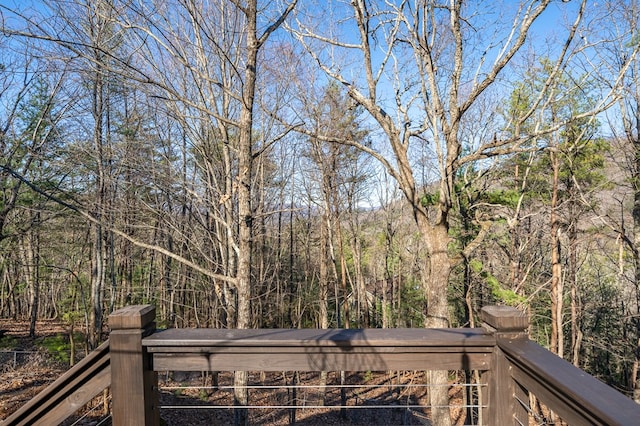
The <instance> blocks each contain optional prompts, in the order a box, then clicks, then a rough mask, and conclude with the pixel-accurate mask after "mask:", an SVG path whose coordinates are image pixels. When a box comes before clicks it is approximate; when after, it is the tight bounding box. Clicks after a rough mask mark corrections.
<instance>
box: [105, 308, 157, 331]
mask: <svg viewBox="0 0 640 426" xmlns="http://www.w3.org/2000/svg"><path fill="white" fill-rule="evenodd" d="M155 318H156V308H155V307H154V306H152V305H131V306H125V307H124V308H122V309H118V310H117V311H114V312H113V313H111V315H109V327H110V328H111V329H112V330H122V329H136V328H137V329H141V328H145V327H146V326H147V325H149V324H150V323H151V322H152V321H153V320H154V319H155Z"/></svg>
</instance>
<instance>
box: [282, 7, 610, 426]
mask: <svg viewBox="0 0 640 426" xmlns="http://www.w3.org/2000/svg"><path fill="white" fill-rule="evenodd" d="M550 3H551V2H550V1H541V2H539V1H523V2H520V3H519V4H517V5H513V4H512V3H509V4H508V5H507V4H503V5H496V4H494V5H492V7H491V8H487V7H485V6H480V5H475V4H471V3H467V2H464V1H458V0H456V1H447V2H444V1H442V2H441V1H426V2H419V3H417V4H413V3H410V2H402V3H400V4H397V5H395V4H394V5H391V4H388V3H386V4H384V5H383V4H380V3H378V2H368V1H365V0H358V1H354V2H352V3H351V5H352V10H351V13H346V12H345V10H344V9H340V8H339V7H337V6H335V5H334V3H328V4H327V6H326V10H323V11H322V13H324V14H328V15H337V16H336V18H337V19H338V20H339V22H341V23H343V24H342V26H343V27H340V28H337V29H335V30H334V31H332V32H323V31H322V30H321V29H319V28H320V27H319V26H317V25H315V26H314V23H313V22H308V21H306V20H304V19H303V18H302V15H301V17H300V18H299V19H298V20H297V21H296V26H292V28H291V31H292V33H293V34H294V35H295V37H296V38H297V39H298V40H299V41H300V42H301V43H303V44H304V46H306V48H307V52H308V54H309V55H310V56H311V57H312V58H313V59H314V60H315V61H316V62H317V63H318V64H319V67H320V68H321V69H322V70H323V71H324V72H325V73H326V74H327V75H328V76H329V77H331V78H333V79H335V80H336V81H338V82H340V83H341V84H343V85H344V86H345V88H346V89H347V91H348V94H349V96H350V97H351V98H352V99H353V101H354V102H356V103H357V104H359V105H361V106H362V107H363V108H364V109H365V110H366V111H367V112H368V114H369V115H370V118H371V120H372V121H374V122H375V123H376V124H377V125H378V126H379V129H380V130H381V131H382V132H383V134H384V142H385V144H384V145H383V146H381V147H379V148H378V149H374V148H371V147H368V146H364V145H362V144H358V143H357V142H356V141H353V140H340V141H337V142H341V143H346V144H352V145H356V146H358V147H359V148H360V149H362V150H364V151H365V152H368V153H369V154H371V155H372V156H374V157H375V158H377V159H378V160H379V161H380V162H381V163H382V164H383V165H384V167H386V169H387V171H388V172H389V174H390V175H392V176H393V177H394V178H395V179H396V180H397V182H398V184H399V187H400V189H401V191H402V192H403V194H404V196H405V198H406V199H407V200H408V202H409V204H410V205H411V208H412V209H413V216H414V218H415V220H416V223H417V225H418V228H419V229H420V232H421V235H422V236H423V239H424V242H425V245H426V249H427V253H428V265H426V270H427V273H426V274H424V277H425V280H424V291H425V294H426V298H427V321H426V326H428V327H446V326H447V325H448V324H449V312H448V303H447V286H448V283H449V277H450V274H451V270H452V266H453V265H454V264H455V262H456V258H455V257H452V256H451V255H450V251H449V243H450V242H451V237H450V235H449V223H450V222H449V216H450V213H451V210H452V208H453V207H454V205H455V200H456V191H457V188H456V181H457V175H458V171H459V170H460V168H461V167H462V166H463V165H465V164H469V163H473V162H476V161H479V160H482V159H486V158H490V157H495V156H499V155H504V154H507V153H509V152H514V151H517V150H518V149H519V148H520V147H521V146H522V144H523V143H524V142H525V141H528V140H531V139H532V138H533V137H534V136H535V135H534V134H531V133H527V134H522V133H521V132H520V131H517V132H515V133H514V134H512V135H510V136H508V135H506V134H501V133H499V132H498V127H496V132H495V137H494V138H491V139H489V140H470V141H466V140H462V139H461V137H460V135H461V129H462V128H463V127H464V126H465V120H467V117H468V116H469V112H470V111H472V110H473V108H474V107H475V106H476V105H477V104H478V102H479V100H481V99H482V97H483V95H484V94H485V92H487V91H488V90H489V89H490V88H495V89H497V87H495V83H496V81H498V78H499V76H501V75H503V74H504V72H505V69H506V68H507V67H508V66H509V64H511V63H512V62H513V61H514V60H515V59H516V58H517V57H518V55H519V53H520V52H521V49H522V47H523V46H524V45H525V40H526V38H527V36H528V35H529V34H530V32H531V28H532V25H533V24H534V23H535V22H536V21H537V20H538V19H539V18H540V17H541V16H542V15H543V12H545V9H546V8H547V7H548V6H549V4H550ZM585 4H586V2H582V4H581V5H579V6H578V7H572V8H571V12H572V13H574V15H575V20H574V21H573V23H572V24H571V25H570V28H569V29H568V30H567V31H566V34H565V38H564V41H563V42H562V43H561V46H562V47H561V48H560V49H559V50H558V51H557V52H555V59H554V60H553V67H552V69H553V72H552V73H551V75H550V76H549V78H548V80H547V82H546V84H545V85H544V86H543V87H541V89H540V91H539V92H538V93H537V94H536V101H535V103H534V105H533V108H532V109H530V110H529V111H527V112H526V113H525V114H524V115H523V116H520V117H518V122H516V123H513V124H514V126H513V127H515V128H518V127H519V124H521V123H523V122H524V121H525V120H526V119H527V118H528V117H529V116H530V115H532V114H533V113H534V112H535V111H536V108H537V106H538V105H540V104H544V102H546V99H547V98H548V96H549V94H550V93H551V90H550V89H551V88H552V87H553V83H554V81H555V79H556V77H557V75H558V72H559V71H560V70H561V69H563V68H564V67H566V66H567V64H568V61H569V60H570V59H571V58H573V57H575V55H577V54H578V53H579V52H580V51H581V50H582V47H581V46H577V45H576V43H575V41H574V39H575V37H576V32H577V29H578V27H579V26H580V24H581V18H582V14H583V11H584V7H585ZM567 12H569V11H568V10H567ZM309 13H312V12H309ZM489 22H491V25H488V23H489ZM341 30H342V31H343V32H342V33H340V31H341ZM356 57H357V59H354V58H356ZM345 59H349V60H351V61H353V62H348V61H345ZM355 63H357V66H358V72H355V70H354V68H353V67H354V64H355ZM389 76H390V77H389ZM609 100H610V98H609ZM587 114H593V111H589V112H588V113H585V115H587ZM549 131H550V129H549V128H548V126H545V128H539V129H536V133H538V134H539V133H546V132H549ZM327 140H334V141H335V138H333V139H332V138H329V137H328V138H327ZM425 144H427V145H429V147H430V149H431V150H432V151H433V152H434V154H435V157H436V160H435V161H434V163H433V164H432V167H433V169H434V173H433V175H434V176H436V177H437V183H436V186H437V190H436V192H435V194H433V196H430V197H428V199H425V197H424V191H425V190H424V189H423V187H422V186H421V185H423V184H424V182H420V181H418V180H417V177H418V174H417V173H416V170H415V169H414V163H413V161H412V158H411V155H412V149H413V148H414V147H415V146H416V145H418V146H419V145H425ZM484 235H486V229H485V230H484V231H483V232H480V233H479V234H478V237H477V238H476V241H475V242H474V244H469V245H468V246H467V249H468V250H469V251H471V250H473V249H475V247H477V245H478V243H479V242H480V241H481V240H482V238H484ZM445 381H446V372H441V373H434V374H433V375H432V382H434V383H444V382H445ZM438 389H443V390H441V391H434V392H432V395H433V399H432V403H433V405H434V406H442V405H446V400H447V395H446V388H443V387H441V388H438ZM441 411H442V410H441ZM436 412H437V413H436V416H435V417H436V418H437V419H439V420H438V422H439V423H438V424H449V421H448V420H447V419H448V413H447V412H446V411H442V412H438V410H436Z"/></svg>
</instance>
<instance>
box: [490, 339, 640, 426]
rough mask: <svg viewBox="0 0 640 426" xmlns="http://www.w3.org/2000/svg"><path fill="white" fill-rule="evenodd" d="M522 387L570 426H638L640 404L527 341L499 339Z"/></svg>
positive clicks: (517, 381)
mask: <svg viewBox="0 0 640 426" xmlns="http://www.w3.org/2000/svg"><path fill="white" fill-rule="evenodd" d="M498 346H499V347H500V349H502V351H503V353H504V354H505V357H506V358H507V361H508V362H509V365H510V369H509V370H510V374H511V377H512V378H513V380H515V381H516V383H518V384H519V385H521V386H522V387H524V388H525V389H527V390H528V391H529V392H531V393H532V394H534V395H535V396H536V397H537V398H538V399H539V400H540V401H541V402H542V403H543V404H545V405H546V406H547V407H549V408H550V409H551V410H553V411H554V412H555V413H557V414H558V415H559V416H560V417H561V418H562V419H563V420H564V421H566V422H567V423H568V424H570V425H587V424H591V425H620V426H628V425H637V424H640V405H638V404H636V403H635V402H633V401H632V400H631V399H630V398H627V397H626V396H624V395H623V394H621V393H619V392H617V391H615V390H614V389H612V388H611V387H609V386H607V385H606V384H604V383H602V382H601V381H599V380H598V379H596V378H595V377H593V376H590V375H588V374H587V373H585V372H584V371H582V370H580V369H578V368H576V367H574V366H573V365H572V364H571V363H569V362H567V361H565V360H563V359H562V358H560V357H558V356H556V355H555V354H553V353H552V352H549V351H548V350H546V349H544V348H543V347H541V346H540V345H538V344H537V343H535V342H533V341H531V340H528V339H502V338H498Z"/></svg>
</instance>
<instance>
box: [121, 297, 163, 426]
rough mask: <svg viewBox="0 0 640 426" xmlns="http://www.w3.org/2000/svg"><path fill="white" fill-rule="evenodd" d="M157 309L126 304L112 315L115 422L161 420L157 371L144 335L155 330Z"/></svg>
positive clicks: (135, 424) (155, 422)
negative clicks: (146, 346)
mask: <svg viewBox="0 0 640 426" xmlns="http://www.w3.org/2000/svg"><path fill="white" fill-rule="evenodd" d="M155 317H156V310H155V308H154V307H153V306H150V305H137V306H127V307H125V308H122V309H120V310H118V311H115V312H113V313H112V314H111V315H109V326H110V328H111V334H110V336H109V352H110V356H111V395H112V399H111V401H112V418H113V425H114V426H124V425H131V426H141V425H145V426H147V425H148V426H151V425H154V426H155V425H159V424H160V414H159V410H158V390H157V388H158V375H157V373H155V372H154V371H153V369H152V366H151V361H152V360H151V357H150V355H149V354H148V353H147V351H146V349H145V348H143V347H142V338H143V337H145V336H147V335H149V334H151V333H153V331H154V330H155V322H154V320H155Z"/></svg>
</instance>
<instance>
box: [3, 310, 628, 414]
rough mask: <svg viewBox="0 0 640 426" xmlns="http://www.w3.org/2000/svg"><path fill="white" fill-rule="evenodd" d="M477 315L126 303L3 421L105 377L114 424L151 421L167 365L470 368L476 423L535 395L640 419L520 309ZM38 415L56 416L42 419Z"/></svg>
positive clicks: (566, 409)
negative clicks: (537, 333) (232, 321)
mask: <svg viewBox="0 0 640 426" xmlns="http://www.w3.org/2000/svg"><path fill="white" fill-rule="evenodd" d="M481 315H482V319H483V321H484V324H483V328H476V329H365V330H316V329H305V330H289V329H287V330H284V329H277V330H221V329H170V330H165V331H159V332H155V323H154V319H155V310H154V308H153V307H152V306H129V307H126V308H124V309H122V310H120V311H117V312H114V313H113V314H112V315H111V316H110V317H109V323H110V326H111V329H112V332H111V335H110V339H109V343H108V345H109V346H107V344H104V345H103V346H101V347H100V348H99V349H98V350H96V352H94V353H92V354H91V355H90V356H89V357H87V358H85V360H83V361H82V362H81V363H80V364H78V365H77V366H76V367H74V368H73V369H72V370H70V371H69V372H67V373H65V375H63V376H62V377H61V378H60V379H58V380H57V381H56V382H55V383H53V384H52V385H51V386H50V387H49V388H47V389H46V390H45V391H43V392H42V393H41V394H40V395H38V396H37V397H36V398H34V399H33V400H32V401H30V402H29V403H27V404H26V405H25V406H24V407H22V408H21V409H20V410H19V411H18V412H16V413H15V414H13V415H12V416H11V417H9V418H8V419H7V420H5V422H4V423H2V424H3V425H22V424H34V423H36V424H37V422H38V421H40V424H55V423H58V422H59V421H60V420H61V419H63V418H64V417H65V416H68V415H70V414H72V413H73V412H75V411H76V410H77V408H78V407H79V406H81V405H83V404H84V403H86V402H87V401H88V400H90V399H91V398H92V397H93V396H94V395H97V394H98V393H99V392H100V391H101V390H102V389H104V388H105V387H107V386H109V385H110V384H111V393H112V421H113V424H114V425H116V426H119V425H125V424H126V425H158V424H159V422H160V415H159V403H158V377H157V374H158V373H157V372H158V371H167V370H170V371H242V370H244V371H293V370H297V371H339V370H347V371H381V370H466V371H470V370H476V371H481V372H482V374H481V383H482V384H483V385H482V386H483V391H482V394H481V396H480V397H481V401H480V403H479V404H478V407H482V408H481V411H482V412H481V413H478V414H479V415H478V418H480V419H482V421H481V423H480V424H490V425H510V424H521V425H528V424H530V422H531V421H535V420H538V423H536V424H540V422H539V419H536V418H535V416H537V415H538V414H539V413H540V410H539V409H538V407H537V405H538V404H536V407H532V403H531V401H533V400H534V399H535V400H536V401H538V402H539V403H541V404H544V407H545V408H544V410H545V413H546V410H551V411H552V412H553V413H555V414H554V415H557V416H558V417H559V418H561V419H562V420H563V421H565V422H566V423H568V424H577V425H582V424H603V425H632V424H637V423H638V419H640V405H637V404H635V403H634V402H633V401H632V400H630V399H629V398H627V397H625V396H624V395H622V394H620V393H618V392H617V391H615V390H614V389H612V388H610V387H608V386H607V385H605V384H603V383H601V382H600V381H598V380H597V379H595V378H593V377H591V376H589V375H587V374H586V373H584V372H583V371H581V370H579V369H577V368H575V367H573V366H572V365H571V364H569V363H568V362H566V361H564V360H562V359H560V358H559V357H557V356H555V355H554V354H552V353H550V352H549V351H547V350H545V349H544V348H542V347H540V346H539V345H537V344H536V343H534V342H532V341H530V340H529V339H528V335H527V331H526V330H527V328H528V318H527V316H526V315H524V314H523V313H521V312H520V311H517V310H515V309H512V308H508V307H498V306H492V307H485V308H483V309H482V314H481ZM45 415H49V416H53V417H47V418H46V420H41V419H45V417H44V416H45ZM542 424H547V423H542Z"/></svg>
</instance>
